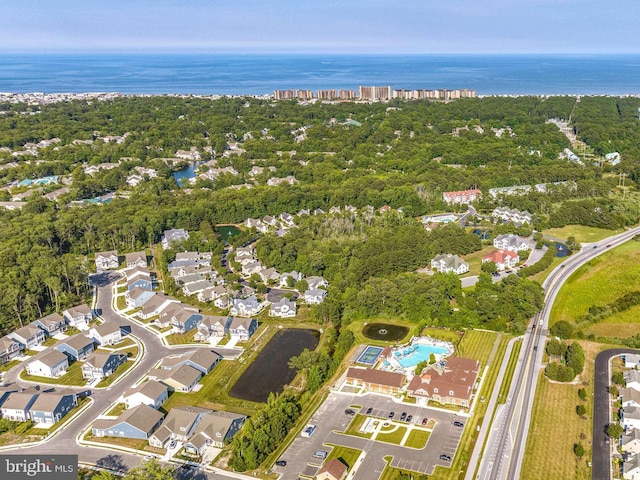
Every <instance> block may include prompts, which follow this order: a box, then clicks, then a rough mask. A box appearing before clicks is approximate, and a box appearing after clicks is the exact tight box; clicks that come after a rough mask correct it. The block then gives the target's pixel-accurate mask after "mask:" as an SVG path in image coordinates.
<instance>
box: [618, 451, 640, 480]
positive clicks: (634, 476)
mask: <svg viewBox="0 0 640 480" xmlns="http://www.w3.org/2000/svg"><path fill="white" fill-rule="evenodd" d="M622 470H623V474H622V478H624V479H625V480H640V455H629V456H628V457H627V458H626V460H625V462H624V465H623V466H622Z"/></svg>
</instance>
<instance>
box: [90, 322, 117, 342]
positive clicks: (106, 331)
mask: <svg viewBox="0 0 640 480" xmlns="http://www.w3.org/2000/svg"><path fill="white" fill-rule="evenodd" d="M89 337H90V338H92V339H93V340H94V341H95V342H96V343H97V344H98V345H115V344H116V343H119V342H120V341H121V340H122V329H121V328H120V325H119V324H117V323H116V322H104V323H102V324H100V325H98V326H97V327H92V328H91V329H90V330H89Z"/></svg>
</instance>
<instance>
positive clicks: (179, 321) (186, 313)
mask: <svg viewBox="0 0 640 480" xmlns="http://www.w3.org/2000/svg"><path fill="white" fill-rule="evenodd" d="M180 306H181V307H182V308H176V309H174V310H173V314H172V315H171V320H170V323H171V326H172V327H173V328H172V330H173V332H176V333H185V332H190V331H191V330H193V329H194V328H197V327H198V324H199V323H200V321H201V320H202V314H201V313H199V312H198V310H197V309H194V308H191V307H186V306H184V307H183V306H182V305H180Z"/></svg>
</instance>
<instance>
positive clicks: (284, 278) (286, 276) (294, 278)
mask: <svg viewBox="0 0 640 480" xmlns="http://www.w3.org/2000/svg"><path fill="white" fill-rule="evenodd" d="M300 280H302V274H301V273H300V272H296V271H295V270H293V271H291V272H285V273H283V274H282V275H280V286H281V287H293V286H294V285H295V284H296V282H299V281H300Z"/></svg>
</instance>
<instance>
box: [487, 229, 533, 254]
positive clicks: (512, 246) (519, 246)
mask: <svg viewBox="0 0 640 480" xmlns="http://www.w3.org/2000/svg"><path fill="white" fill-rule="evenodd" d="M493 246H494V247H496V248H497V249H498V250H509V251H510V252H517V251H519V250H531V246H530V245H529V243H528V242H527V240H526V239H524V238H522V237H519V236H518V235H514V234H513V233H509V234H505V235H498V236H497V237H496V238H494V239H493Z"/></svg>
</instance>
